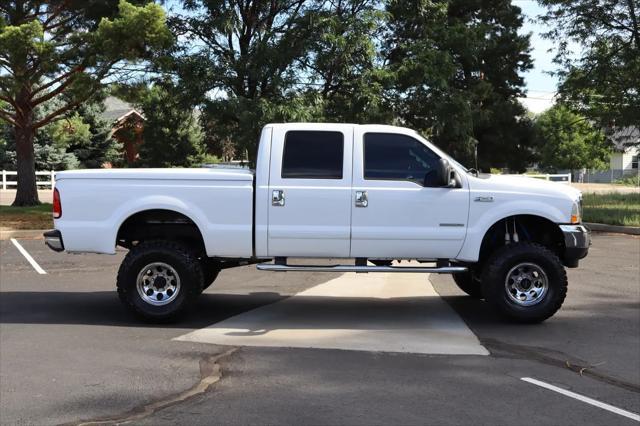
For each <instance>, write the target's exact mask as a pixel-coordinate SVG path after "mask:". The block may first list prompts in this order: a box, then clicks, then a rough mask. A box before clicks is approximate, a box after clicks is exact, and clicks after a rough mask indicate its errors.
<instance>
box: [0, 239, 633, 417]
mask: <svg viewBox="0 0 640 426" xmlns="http://www.w3.org/2000/svg"><path fill="white" fill-rule="evenodd" d="M17 243H18V244H19V245H20V246H22V247H23V248H24V250H25V251H26V252H27V253H28V254H29V256H30V257H32V259H33V261H34V262H35V263H36V264H37V265H38V266H39V267H40V268H41V269H42V272H45V273H43V274H41V273H38V272H37V270H36V268H34V266H33V265H32V264H31V263H30V262H29V261H28V260H27V259H26V258H25V256H24V254H23V253H21V252H20V251H19V250H18V248H17V246H16V245H15V244H13V242H11V241H2V242H0V257H1V261H0V423H1V424H3V425H4V424H81V423H84V424H96V423H95V422H98V423H99V422H102V421H104V422H106V423H107V424H109V423H122V422H129V423H131V424H149V425H160V424H176V423H181V424H274V423H278V424H362V425H364V424H367V425H370V424H494V425H495V424H519V425H529V424H531V425H537V424H546V425H550V424H586V425H616V424H620V425H625V424H629V425H632V424H638V422H640V420H638V419H640V418H638V417H634V415H635V416H637V415H638V413H640V271H639V269H638V264H639V263H640V262H639V260H640V239H639V238H637V237H632V236H618V235H595V236H594V241H593V246H592V248H591V251H590V254H589V256H588V257H587V259H585V260H584V261H583V262H582V263H581V265H580V268H579V269H572V270H569V294H568V296H567V300H566V301H565V304H564V307H563V308H562V310H561V311H560V312H558V313H557V314H556V315H555V316H554V317H553V318H551V319H550V320H548V321H546V322H544V323H542V324H538V325H515V324H510V323H509V322H506V321H505V320H503V319H501V318H500V317H498V316H496V315H495V314H494V313H493V312H492V311H491V310H490V309H489V307H488V306H487V304H486V303H484V302H482V301H477V300H473V299H471V298H469V297H467V296H465V295H463V293H461V292H460V291H459V290H458V289H457V287H455V284H454V283H453V281H452V280H451V278H450V277H448V276H436V275H430V276H429V277H426V276H424V277H421V276H418V277H414V276H411V277H407V278H400V277H396V278H384V279H383V278H380V279H378V278H375V277H376V276H375V275H373V274H370V275H363V274H358V275H356V274H342V275H340V274H328V273H269V272H258V271H256V270H255V267H254V266H247V267H241V268H235V269H231V270H226V271H223V272H222V273H221V275H220V277H219V279H218V280H217V281H216V282H215V283H214V284H213V285H212V286H211V287H210V288H209V289H208V290H207V291H206V292H205V293H204V294H203V295H202V296H201V297H200V299H199V300H198V301H197V303H196V304H195V306H194V307H193V308H192V309H191V311H190V312H189V315H188V316H187V317H186V318H185V319H184V320H183V321H182V322H180V323H178V324H173V325H168V326H167V325H163V326H153V325H146V324H142V323H140V322H138V321H137V320H136V319H135V318H132V317H131V316H129V315H128V314H127V313H126V312H125V311H124V309H123V308H122V307H121V306H120V303H119V301H118V298H117V296H116V294H115V291H114V286H115V284H114V282H115V274H116V272H117V268H118V265H119V263H120V261H121V260H122V257H123V256H124V253H125V252H124V251H119V252H118V253H117V254H116V255H115V256H108V255H91V254H83V255H71V254H58V253H54V252H52V251H50V250H48V249H46V248H45V247H44V245H43V242H42V241H41V240H18V241H17ZM420 280H423V282H424V290H422V289H421V288H420V282H421V281H420ZM394 285H395V286H397V289H395V288H394ZM407 289H410V291H409V290H407ZM395 314H397V315H395ZM421 315H422V316H421ZM336 318H339V320H336ZM268 321H272V322H271V323H269V322H268ZM274 324H275V325H274ZM261 325H262V328H260V327H261ZM243 328H244V329H245V330H244V331H243ZM221 330H226V332H222V333H221ZM247 330H248V331H250V332H251V333H249V334H247ZM288 330H303V331H304V330H311V331H310V332H302V333H298V334H297V335H296V336H294V337H295V339H294V340H295V341H296V344H295V345H294V344H291V342H290V341H288V340H287V339H286V338H289V337H288V336H289V335H288V334H284V335H283V334H282V333H284V332H287V331H288ZM229 332H232V333H236V334H235V335H234V334H231V337H240V339H239V340H238V339H231V341H224V344H219V343H221V341H220V340H217V339H219V338H221V337H222V338H225V339H226V338H228V337H229ZM238 333H239V334H238ZM185 336H191V338H186V337H185ZM194 336H200V338H196V337H194ZM202 336H205V338H202ZM460 336H462V337H464V345H463V346H461V347H463V348H467V349H469V348H472V349H474V350H475V349H477V350H478V354H476V355H468V354H466V355H465V354H459V353H461V352H456V350H450V351H449V352H450V353H448V354H443V353H437V352H438V351H437V350H436V348H449V349H451V348H452V347H457V346H456V345H455V344H453V343H455V338H459V337H460ZM271 338H273V339H271ZM283 338H285V340H284V341H283V340H282V339H283ZM358 339H359V340H358ZM202 341H208V342H213V343H202ZM355 341H357V342H365V343H366V345H364V346H361V347H356V348H354V347H350V346H349V345H350V344H353V342H355ZM274 342H275V344H274ZM278 342H282V343H278ZM300 342H302V343H300ZM319 342H320V343H322V344H320V343H319ZM327 342H329V343H327ZM403 342H407V344H405V345H403ZM278 345H283V346H278ZM331 345H333V346H331ZM467 345H469V346H467ZM293 346H295V347H293ZM328 347H330V348H328ZM405 347H406V348H407V349H406V350H405V349H404V348H405ZM478 348H482V349H483V350H484V351H486V352H483V351H482V350H480V349H478ZM354 349H357V350H354ZM461 350H462V349H460V351H461ZM429 351H432V352H433V353H429ZM440 352H446V351H444V350H442V349H441V350H440ZM486 353H488V354H489V355H486ZM523 379H531V380H529V381H525V380H523ZM546 385H548V386H546ZM545 386H546V387H545ZM567 391H568V392H569V393H567Z"/></svg>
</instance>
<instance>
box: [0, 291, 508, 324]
mask: <svg viewBox="0 0 640 426" xmlns="http://www.w3.org/2000/svg"><path fill="white" fill-rule="evenodd" d="M288 297H290V296H289V295H282V294H280V293H276V292H255V293H248V294H216V293H205V294H203V295H201V296H200V297H199V298H198V299H197V301H196V302H195V303H194V305H193V306H192V307H191V309H189V312H187V313H186V315H184V316H183V317H182V318H181V319H180V320H179V321H178V322H176V323H170V324H161V325H155V324H148V323H144V322H142V321H140V320H138V319H137V318H135V317H134V316H133V315H131V314H129V313H128V312H127V311H126V310H125V309H124V307H123V306H122V305H121V304H120V301H119V300H118V297H117V295H116V293H115V292H111V291H98V292H51V291H42V292H39V291H9V292H3V293H2V297H0V323H2V324H72V325H100V326H115V327H162V328H176V329H199V328H203V327H207V326H211V325H212V324H215V323H217V322H220V321H223V320H225V319H227V318H230V317H233V316H235V315H239V314H241V313H243V312H247V311H250V310H252V309H256V308H259V307H261V306H265V305H269V304H272V303H275V302H279V301H281V300H283V299H286V298H288ZM461 298H463V297H461ZM464 299H468V298H464ZM289 304H290V305H291V306H292V307H293V308H294V310H293V311H292V312H291V314H292V318H291V319H292V321H291V324H287V327H292V328H297V327H303V326H304V327H308V326H312V327H314V328H329V329H331V328H339V327H340V326H341V321H342V319H343V318H346V317H354V316H355V317H357V319H358V326H359V327H362V328H364V329H366V328H368V327H380V326H381V325H382V326H383V327H384V328H388V329H394V328H397V327H407V325H408V324H409V325H410V322H408V321H403V318H404V319H407V318H415V316H416V312H419V315H423V314H424V317H425V319H426V320H429V321H433V322H434V323H437V322H438V320H439V318H440V317H441V316H442V309H443V303H442V301H441V300H439V298H438V297H415V298H392V299H376V298H366V297H351V298H345V297H320V296H304V297H303V296H296V300H295V302H293V303H289ZM484 305H485V304H484V303H483V302H481V301H475V300H473V301H471V304H470V305H468V306H465V309H467V310H468V309H473V310H478V311H479V317H481V318H484V319H485V321H493V322H495V321H500V319H499V318H498V317H496V316H492V315H491V313H490V311H488V309H487V308H486V306H484ZM307 311H324V314H323V315H321V316H320V317H318V319H317V320H314V321H311V322H309V321H308V320H307V321H303V322H302V323H298V324H296V323H297V321H298V320H299V319H300V318H298V316H306V315H305V314H304V313H305V312H307ZM298 314H300V315H298ZM449 314H450V315H451V314H452V313H451V312H449Z"/></svg>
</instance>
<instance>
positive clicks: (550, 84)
mask: <svg viewBox="0 0 640 426" xmlns="http://www.w3.org/2000/svg"><path fill="white" fill-rule="evenodd" d="M512 3H513V4H515V5H516V6H518V7H520V8H521V9H522V13H523V15H524V16H525V23H524V26H523V28H522V31H521V32H522V33H523V34H527V33H531V48H532V50H531V58H532V59H533V69H531V70H529V71H527V72H526V73H525V74H524V78H525V84H526V88H527V97H526V98H521V99H520V101H521V102H522V103H523V104H524V105H525V106H526V107H527V109H529V110H530V111H531V112H534V113H536V114H538V113H540V112H542V111H544V110H545V109H547V108H549V107H551V105H553V96H554V95H555V92H556V89H557V87H558V79H557V78H556V77H553V76H550V75H548V74H546V73H545V72H548V71H554V70H556V68H557V66H556V65H555V64H554V63H553V61H552V60H553V56H554V53H553V52H549V49H552V48H553V47H554V43H553V40H547V39H543V38H542V36H541V34H542V33H544V32H546V31H547V30H548V29H547V27H546V26H544V25H542V24H540V23H536V22H533V20H535V18H536V17H537V16H538V15H541V14H543V13H544V11H545V9H544V8H543V7H541V6H540V5H538V3H537V2H536V1H535V0H512Z"/></svg>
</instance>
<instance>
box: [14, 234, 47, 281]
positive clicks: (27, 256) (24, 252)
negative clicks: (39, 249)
mask: <svg viewBox="0 0 640 426" xmlns="http://www.w3.org/2000/svg"><path fill="white" fill-rule="evenodd" d="M11 242H12V243H13V245H14V246H16V248H17V249H18V251H19V252H20V253H22V255H23V256H24V258H25V259H27V260H28V261H29V263H30V264H31V266H33V269H35V270H36V272H37V273H39V274H41V275H44V274H46V272H45V270H44V269H42V268H41V267H40V265H38V262H36V261H35V260H34V258H33V257H31V255H30V254H29V252H28V251H27V250H25V248H24V247H22V246H21V245H20V243H19V242H18V241H16V239H15V238H11Z"/></svg>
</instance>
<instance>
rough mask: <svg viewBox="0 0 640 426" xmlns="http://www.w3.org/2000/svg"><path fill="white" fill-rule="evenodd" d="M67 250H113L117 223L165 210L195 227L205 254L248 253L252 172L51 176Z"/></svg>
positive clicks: (150, 171) (121, 171)
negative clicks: (54, 181) (137, 214)
mask: <svg viewBox="0 0 640 426" xmlns="http://www.w3.org/2000/svg"><path fill="white" fill-rule="evenodd" d="M56 188H57V190H58V191H59V193H60V199H61V202H62V216H61V218H60V219H56V220H55V227H56V229H58V230H60V231H61V232H62V235H63V236H64V245H65V248H66V250H67V251H71V252H96V253H108V254H113V253H115V245H116V244H115V243H116V236H117V234H118V230H119V228H120V226H121V225H122V224H123V223H124V222H125V221H126V220H127V219H128V218H130V217H132V216H133V215H135V214H136V213H139V212H141V211H148V210H152V209H157V210H171V211H174V212H178V213H181V214H183V215H184V216H186V217H187V218H189V219H190V220H192V221H193V222H194V223H195V224H196V225H197V226H198V228H199V229H200V232H201V233H202V237H203V240H204V242H205V249H206V252H207V255H209V256H227V257H243V258H245V257H250V256H251V255H252V251H253V248H252V221H253V173H252V172H251V171H249V170H243V169H222V168H221V169H218V168H198V169H179V168H175V169H118V170H115V169H114V170H109V169H107V170H105V169H102V170H74V171H65V172H60V173H57V174H56Z"/></svg>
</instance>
